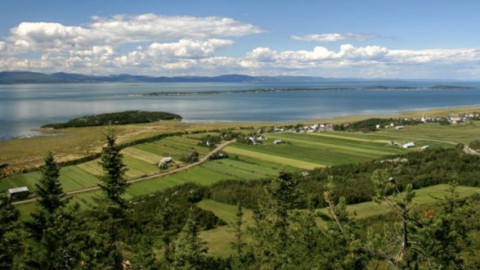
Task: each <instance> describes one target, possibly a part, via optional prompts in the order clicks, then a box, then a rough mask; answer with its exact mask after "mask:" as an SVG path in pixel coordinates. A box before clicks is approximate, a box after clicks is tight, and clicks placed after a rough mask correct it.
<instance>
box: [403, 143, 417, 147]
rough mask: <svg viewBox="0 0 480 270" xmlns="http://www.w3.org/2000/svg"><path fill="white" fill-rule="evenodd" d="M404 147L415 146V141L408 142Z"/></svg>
mask: <svg viewBox="0 0 480 270" xmlns="http://www.w3.org/2000/svg"><path fill="white" fill-rule="evenodd" d="M402 147H403V148H412V147H415V143H414V142H407V143H406V144H404V145H403V146H402Z"/></svg>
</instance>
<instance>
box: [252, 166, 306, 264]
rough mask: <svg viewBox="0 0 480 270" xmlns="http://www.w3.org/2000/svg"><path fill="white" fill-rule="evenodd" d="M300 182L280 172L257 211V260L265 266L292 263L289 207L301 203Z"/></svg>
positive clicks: (255, 216) (269, 186) (255, 212)
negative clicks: (298, 187) (298, 188)
mask: <svg viewBox="0 0 480 270" xmlns="http://www.w3.org/2000/svg"><path fill="white" fill-rule="evenodd" d="M297 186H298V182H297V180H296V179H294V178H293V176H292V174H290V173H287V172H281V173H280V174H279V176H278V177H276V178H274V179H272V181H271V182H270V184H269V185H267V186H266V188H265V191H266V198H265V200H264V201H262V202H260V204H259V207H258V209H255V211H254V221H255V227H254V228H252V233H253V237H254V239H255V241H256V247H255V251H256V252H255V253H256V254H255V256H256V259H257V262H258V263H259V264H261V265H262V267H266V268H281V267H285V266H286V265H288V264H289V263H290V262H291V258H290V256H289V254H288V250H289V248H290V245H291V243H292V241H291V240H292V239H291V236H290V233H289V229H290V222H291V221H290V218H289V215H288V210H290V209H293V208H295V207H296V206H297V205H298V203H299V198H300V194H301V193H300V192H299V191H298V190H297Z"/></svg>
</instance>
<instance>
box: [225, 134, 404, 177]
mask: <svg viewBox="0 0 480 270" xmlns="http://www.w3.org/2000/svg"><path fill="white" fill-rule="evenodd" d="M266 137H267V140H265V141H264V142H263V144H262V145H255V146H254V145H245V144H235V145H232V146H229V147H227V148H226V149H225V151H226V152H227V153H230V154H240V155H244V156H248V157H251V158H256V159H261V160H266V161H270V162H274V163H278V164H282V165H288V166H292V167H297V168H301V169H313V168H318V167H325V166H331V165H338V164H346V163H355V162H361V161H367V160H371V159H375V158H379V157H382V156H388V155H393V154H402V153H405V152H406V151H407V150H405V149H402V148H398V147H393V146H390V145H388V144H387V142H389V140H386V139H385V138H384V137H381V138H379V137H378V136H377V137H374V138H371V137H367V136H362V135H359V134H351V133H345V132H343V133H340V132H328V133H311V134H296V133H273V134H267V135H266ZM274 140H282V141H283V142H284V143H283V144H274V143H273V141H274Z"/></svg>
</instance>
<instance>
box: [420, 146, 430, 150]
mask: <svg viewBox="0 0 480 270" xmlns="http://www.w3.org/2000/svg"><path fill="white" fill-rule="evenodd" d="M428 148H430V146H428V145H424V146H422V150H427V149H428Z"/></svg>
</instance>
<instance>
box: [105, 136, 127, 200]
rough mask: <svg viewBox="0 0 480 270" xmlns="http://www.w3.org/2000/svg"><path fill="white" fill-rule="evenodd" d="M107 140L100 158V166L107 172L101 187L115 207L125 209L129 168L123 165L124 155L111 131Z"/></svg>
mask: <svg viewBox="0 0 480 270" xmlns="http://www.w3.org/2000/svg"><path fill="white" fill-rule="evenodd" d="M105 138H106V140H107V145H106V146H105V147H103V150H102V154H101V157H100V158H101V162H100V165H101V166H102V168H103V170H104V171H105V176H104V177H102V179H101V180H102V182H103V184H100V185H99V186H100V188H101V190H102V191H103V193H104V194H105V196H106V198H107V199H108V200H109V201H110V202H111V203H112V204H113V205H115V206H116V207H118V208H119V209H123V208H124V207H125V206H126V203H125V199H123V197H122V196H123V194H124V193H125V191H126V189H127V187H128V183H127V181H126V180H125V172H126V171H127V168H126V166H125V164H124V163H123V155H122V154H121V153H120V150H121V149H120V148H119V147H118V145H117V144H116V137H115V135H114V134H113V132H112V131H109V132H108V133H107V134H106V135H105Z"/></svg>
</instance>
